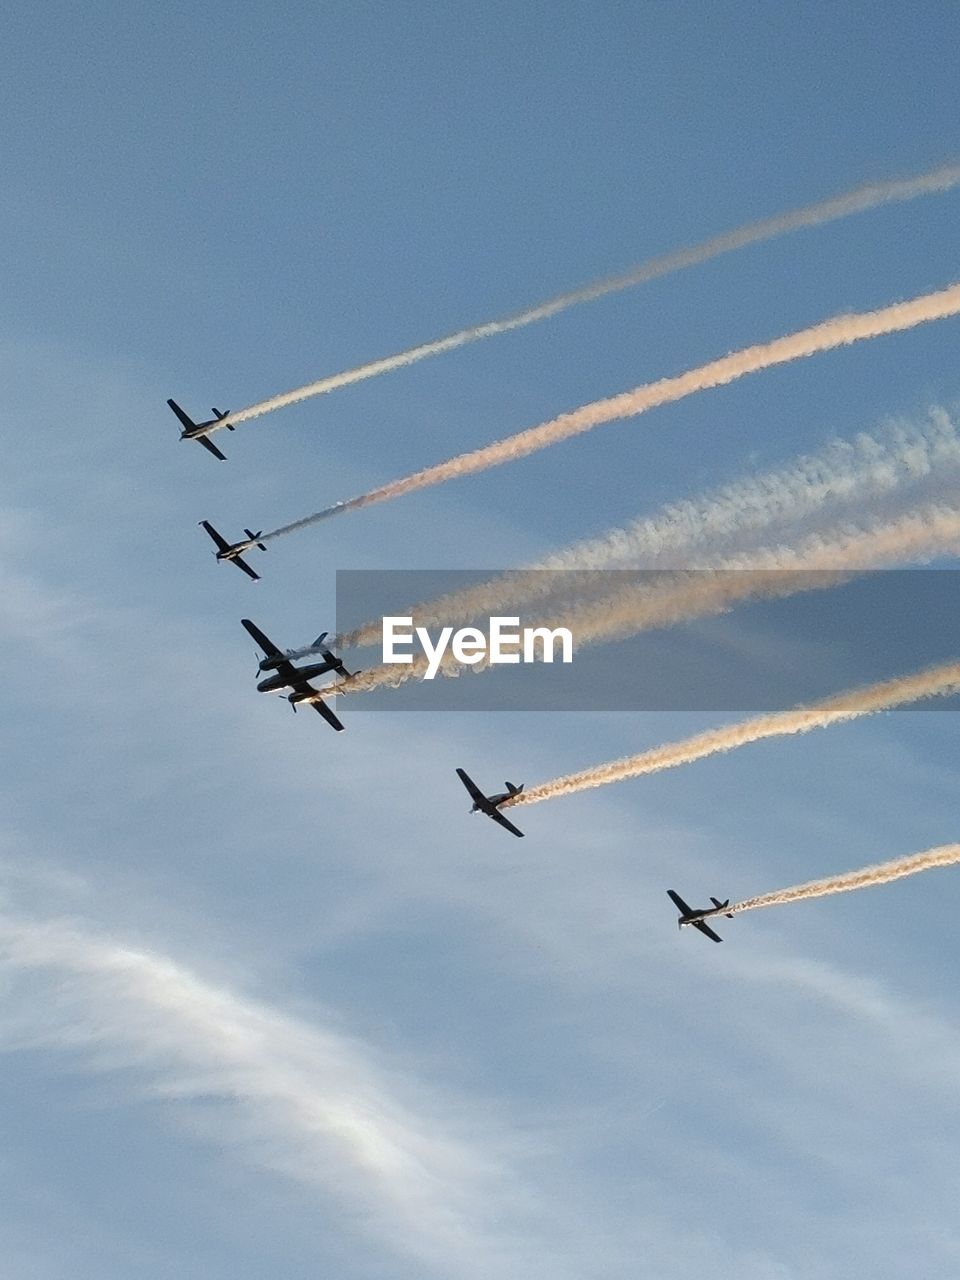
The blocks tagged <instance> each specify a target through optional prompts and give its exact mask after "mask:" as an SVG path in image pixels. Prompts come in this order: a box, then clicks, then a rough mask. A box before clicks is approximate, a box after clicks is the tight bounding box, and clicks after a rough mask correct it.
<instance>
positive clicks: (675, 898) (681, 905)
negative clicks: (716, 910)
mask: <svg viewBox="0 0 960 1280" xmlns="http://www.w3.org/2000/svg"><path fill="white" fill-rule="evenodd" d="M667 897H668V898H669V899H670V901H671V902H672V903H673V905H674V906H675V907H676V908H677V910H678V911H679V912H680V914H681V915H684V916H688V915H690V914H691V912H692V910H693V908H692V907H688V906H687V904H686V903H685V902H684V900H683V899H682V898H681V897H680V895H679V893H676V892H675V891H674V890H673V889H668V890H667Z"/></svg>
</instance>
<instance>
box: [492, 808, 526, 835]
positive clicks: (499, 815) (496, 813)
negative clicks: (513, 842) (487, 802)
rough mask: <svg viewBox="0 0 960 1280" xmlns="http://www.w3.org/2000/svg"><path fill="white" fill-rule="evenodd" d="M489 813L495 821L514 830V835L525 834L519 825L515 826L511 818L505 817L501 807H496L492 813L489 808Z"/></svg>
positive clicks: (511, 830) (509, 829)
mask: <svg viewBox="0 0 960 1280" xmlns="http://www.w3.org/2000/svg"><path fill="white" fill-rule="evenodd" d="M491 807H492V806H491ZM487 813H488V814H489V816H490V817H491V818H492V819H493V820H494V822H499V823H500V825H501V827H506V828H507V830H508V831H510V832H512V834H513V835H515V836H522V835H523V832H522V831H521V830H520V829H519V827H515V826H514V825H513V823H512V822H511V821H510V819H509V818H505V817H504V816H503V814H502V813H501V812H500V810H499V809H494V810H493V812H492V813H490V810H489V809H488V810H487Z"/></svg>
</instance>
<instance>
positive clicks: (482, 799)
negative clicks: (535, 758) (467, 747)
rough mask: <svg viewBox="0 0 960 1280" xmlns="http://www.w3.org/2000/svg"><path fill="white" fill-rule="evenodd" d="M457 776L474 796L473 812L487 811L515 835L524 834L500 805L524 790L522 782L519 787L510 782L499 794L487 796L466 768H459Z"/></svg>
mask: <svg viewBox="0 0 960 1280" xmlns="http://www.w3.org/2000/svg"><path fill="white" fill-rule="evenodd" d="M457 777H458V778H459V779H460V781H461V782H462V783H463V785H464V786H465V787H466V788H467V790H468V791H469V792H470V795H471V796H472V797H473V808H472V809H471V810H470V812H471V813H485V814H486V815H487V817H488V818H492V819H493V820H494V822H499V823H500V825H501V827H506V828H507V830H508V831H510V832H512V833H513V835H515V836H522V835H523V832H522V831H520V830H519V829H518V828H517V827H515V826H514V825H513V823H512V822H510V820H509V819H508V818H505V817H504V816H503V814H502V813H501V812H500V806H501V805H502V804H505V803H506V801H507V800H512V799H513V797H514V796H518V795H519V794H520V792H521V791H522V790H523V783H522V782H521V783H520V785H519V787H515V786H514V785H513V783H512V782H508V783H507V789H506V791H502V792H500V794H499V795H494V796H485V795H484V794H483V792H482V791H481V790H480V788H479V787H478V786H477V784H476V783H475V782H474V780H473V779H472V778H471V777H470V776H469V774H468V773H467V772H466V770H465V769H458V770H457Z"/></svg>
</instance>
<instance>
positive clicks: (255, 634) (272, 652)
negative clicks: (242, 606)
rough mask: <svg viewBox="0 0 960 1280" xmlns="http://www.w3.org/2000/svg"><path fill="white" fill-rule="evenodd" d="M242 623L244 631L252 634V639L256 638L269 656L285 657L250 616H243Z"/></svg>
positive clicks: (249, 634)
mask: <svg viewBox="0 0 960 1280" xmlns="http://www.w3.org/2000/svg"><path fill="white" fill-rule="evenodd" d="M240 625H241V627H243V629H244V631H246V633H247V635H248V636H250V638H251V640H254V641H255V642H256V643H257V644H258V645H259V646H260V648H261V649H262V650H263V652H264V654H265V655H266V656H267V657H268V658H282V657H283V654H282V653H281V652H280V650H279V649H278V648H277V646H276V645H275V644H274V643H273V641H272V640H268V639H267V637H266V636H265V635H264V634H263V632H262V631H261V630H260V628H259V627H258V626H256V625H255V624H254V623H252V622H251V621H250V619H249V618H241V619H240Z"/></svg>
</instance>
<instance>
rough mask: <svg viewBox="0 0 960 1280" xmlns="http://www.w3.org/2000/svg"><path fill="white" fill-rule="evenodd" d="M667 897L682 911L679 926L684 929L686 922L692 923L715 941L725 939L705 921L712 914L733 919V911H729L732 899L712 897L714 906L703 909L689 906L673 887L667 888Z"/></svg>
mask: <svg viewBox="0 0 960 1280" xmlns="http://www.w3.org/2000/svg"><path fill="white" fill-rule="evenodd" d="M667 897H668V898H670V900H671V901H672V902H673V905H674V906H675V907H676V908H677V910H678V911H679V912H680V919H679V920H678V921H677V928H678V929H682V928H683V926H684V925H685V924H692V925H693V927H694V928H695V929H699V930H700V932H701V933H705V934H706V935H707V937H708V938H712V939H713V941H714V942H722V941H723V939H722V938H721V937H720V935H719V934H716V933H714V932H713V930H712V929H711V928H710V926H709V925H708V924H705V923H704V921H705V920H707V919H708V918H709V917H710V916H721V915H725V916H726V917H727V919H728V920H732V919H733V912H731V911H727V910H726V908H727V907H729V905H730V899H729V898H728V899H727V900H726V902H720V901H718V899H716V898H714V897H711V898H710V901H711V902H712V903H713V906H712V907H704V908H702V909H698V908H694V907H688V906H687V904H686V903H685V902H684V900H683V899H682V898H681V897H680V895H679V893H675V892H674V890H673V889H668V890H667Z"/></svg>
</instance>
